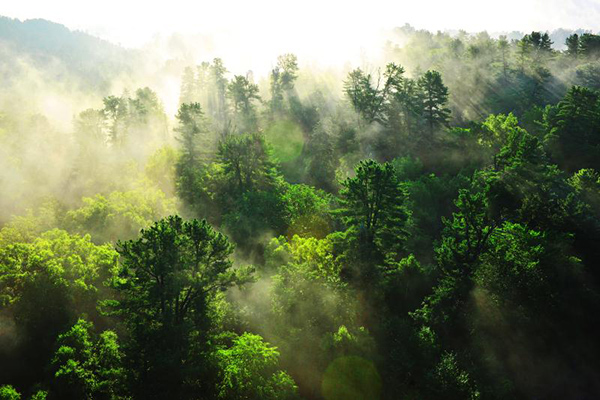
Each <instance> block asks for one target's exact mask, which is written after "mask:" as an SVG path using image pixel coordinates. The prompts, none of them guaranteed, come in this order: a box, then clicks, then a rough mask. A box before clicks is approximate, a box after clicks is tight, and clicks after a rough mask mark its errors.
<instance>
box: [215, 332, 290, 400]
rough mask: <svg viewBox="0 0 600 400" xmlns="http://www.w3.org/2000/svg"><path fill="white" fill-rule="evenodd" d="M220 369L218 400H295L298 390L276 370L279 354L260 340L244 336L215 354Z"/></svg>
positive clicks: (256, 336)
mask: <svg viewBox="0 0 600 400" xmlns="http://www.w3.org/2000/svg"><path fill="white" fill-rule="evenodd" d="M217 357H218V359H219V363H220V365H221V370H222V372H221V373H222V378H221V382H220V383H219V384H218V397H217V398H219V399H240V400H241V399H256V400H259V399H260V400H262V399H267V400H271V399H272V400H275V399H277V400H278V399H286V400H291V399H297V398H299V397H298V387H297V386H296V384H295V382H294V380H293V379H292V377H291V376H289V375H288V374H287V373H286V372H284V371H282V370H277V365H278V360H279V352H278V351H277V348H275V347H271V346H269V344H268V343H265V342H264V341H263V339H262V337H260V336H258V335H254V334H251V333H244V334H243V335H241V336H238V337H236V338H235V339H234V340H233V344H232V346H231V347H229V348H226V349H222V350H219V351H218V353H217Z"/></svg>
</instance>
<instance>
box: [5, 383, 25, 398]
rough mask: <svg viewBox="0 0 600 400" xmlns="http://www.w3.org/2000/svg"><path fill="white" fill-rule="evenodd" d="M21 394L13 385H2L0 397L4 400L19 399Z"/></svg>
mask: <svg viewBox="0 0 600 400" xmlns="http://www.w3.org/2000/svg"><path fill="white" fill-rule="evenodd" d="M20 398H21V395H20V394H19V392H17V391H16V389H15V388H14V387H12V386H11V385H2V386H1V387H0V399H2V400H19V399H20Z"/></svg>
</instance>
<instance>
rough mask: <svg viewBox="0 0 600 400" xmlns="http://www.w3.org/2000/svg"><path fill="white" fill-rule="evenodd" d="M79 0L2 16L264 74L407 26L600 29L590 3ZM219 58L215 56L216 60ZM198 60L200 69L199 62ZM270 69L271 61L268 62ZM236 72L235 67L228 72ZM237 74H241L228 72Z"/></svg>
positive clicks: (366, 46) (345, 51)
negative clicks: (166, 46)
mask: <svg viewBox="0 0 600 400" xmlns="http://www.w3.org/2000/svg"><path fill="white" fill-rule="evenodd" d="M166 5H167V4H165V3H163V2H154V3H151V2H141V1H127V2H123V1H117V0H108V1H103V2H82V1H74V0H61V1H53V2H47V1H40V0H25V1H19V2H16V1H12V2H9V3H8V4H4V5H3V7H1V9H0V11H1V14H2V15H6V16H9V17H13V18H19V19H31V18H44V19H48V20H51V21H55V22H59V23H62V24H65V25H66V26H67V27H69V28H71V29H78V30H82V31H84V32H88V33H90V34H93V35H95V36H99V37H101V38H104V39H107V40H110V41H112V42H114V43H119V44H121V45H123V46H126V47H140V46H143V45H144V44H147V43H148V42H150V41H151V40H152V39H153V38H154V39H156V38H157V35H159V36H161V37H163V38H164V37H166V36H170V35H171V34H172V33H174V32H178V33H183V34H202V35H210V38H211V39H210V40H209V42H210V46H208V47H209V48H206V46H205V47H204V48H203V52H205V53H206V52H207V51H210V52H211V53H212V52H213V51H214V53H215V54H207V55H208V56H213V55H216V56H221V57H226V56H228V55H230V54H232V53H233V54H235V60H231V61H230V60H229V58H233V57H226V58H228V61H229V63H230V64H231V62H232V61H235V62H236V63H238V62H239V64H240V66H241V65H244V66H245V67H246V68H253V69H254V70H255V71H266V70H268V68H270V67H271V65H270V64H269V65H263V64H265V63H266V62H267V61H265V60H274V59H275V57H276V56H277V55H278V54H282V53H284V52H293V53H295V54H297V55H298V56H299V59H300V60H303V61H304V62H306V61H308V60H309V59H310V60H318V62H319V64H321V65H339V64H340V62H344V61H350V62H352V63H356V62H357V61H360V59H361V57H365V56H373V55H374V54H375V53H377V51H378V50H379V49H380V47H381V44H382V42H381V40H379V39H381V36H382V34H383V33H384V31H385V30H386V29H392V28H394V27H397V26H402V25H404V24H405V23H409V24H411V25H413V26H415V27H416V28H419V29H428V30H431V31H434V32H435V31H437V30H458V29H462V30H466V31H470V32H478V31H483V30H486V31H488V32H490V33H492V32H510V31H513V30H516V31H522V32H530V31H532V30H553V29H558V28H565V29H578V28H583V29H588V30H592V31H594V32H595V31H597V30H598V29H600V3H598V2H596V1H593V0H525V1H522V0H507V1H504V2H490V1H477V0H459V1H453V2H449V1H437V0H427V1H417V2H407V1H385V0H374V1H370V2H368V3H367V4H365V3H361V2H358V1H355V0H352V1H319V0H306V1H302V2H280V1H274V0H259V1H253V2H248V1H239V0H227V1H218V2H217V1H213V2H186V1H182V0H174V1H170V2H168V7H167V6H166ZM215 49H218V50H215ZM192 56H193V57H194V58H198V57H199V58H200V59H203V58H204V57H202V56H199V55H198V54H193V55H192ZM268 62H271V63H272V61H268ZM230 66H231V65H230ZM231 67H233V68H235V66H231Z"/></svg>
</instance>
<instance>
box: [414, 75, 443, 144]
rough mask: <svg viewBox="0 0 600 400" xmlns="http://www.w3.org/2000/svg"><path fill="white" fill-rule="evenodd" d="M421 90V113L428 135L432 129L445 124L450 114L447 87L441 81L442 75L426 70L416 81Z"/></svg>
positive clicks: (431, 133) (432, 131) (431, 132)
mask: <svg viewBox="0 0 600 400" xmlns="http://www.w3.org/2000/svg"><path fill="white" fill-rule="evenodd" d="M418 85H419V88H420V89H421V90H422V91H423V115H424V118H425V121H426V123H427V125H428V126H429V135H433V133H434V129H436V128H437V127H439V126H446V125H447V123H448V118H449V115H450V109H448V108H446V104H447V103H448V88H447V87H446V86H445V85H444V83H443V82H442V75H441V74H440V73H439V72H437V71H427V72H426V73H425V74H424V75H423V76H422V77H421V78H419V81H418Z"/></svg>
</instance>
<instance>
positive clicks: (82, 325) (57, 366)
mask: <svg viewBox="0 0 600 400" xmlns="http://www.w3.org/2000/svg"><path fill="white" fill-rule="evenodd" d="M92 329H93V325H92V324H91V323H90V322H87V321H86V320H84V319H79V320H78V321H77V322H76V323H75V325H73V327H72V328H71V329H70V330H68V331H66V332H64V333H62V334H60V335H59V336H58V339H57V348H58V349H57V350H56V352H55V354H54V357H53V359H52V366H53V371H54V380H53V382H52V385H53V387H54V390H53V394H55V395H56V396H59V397H60V398H61V399H97V398H105V399H111V400H113V399H115V400H116V399H124V398H126V397H125V396H124V394H125V393H124V389H125V386H124V384H125V370H124V368H123V366H122V354H121V351H120V349H119V345H118V343H117V335H116V334H115V333H114V332H112V331H104V332H102V334H101V335H100V336H99V337H98V338H97V339H95V338H94V337H93V336H92Z"/></svg>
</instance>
